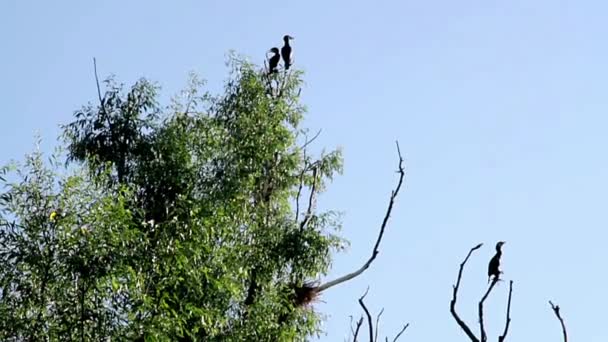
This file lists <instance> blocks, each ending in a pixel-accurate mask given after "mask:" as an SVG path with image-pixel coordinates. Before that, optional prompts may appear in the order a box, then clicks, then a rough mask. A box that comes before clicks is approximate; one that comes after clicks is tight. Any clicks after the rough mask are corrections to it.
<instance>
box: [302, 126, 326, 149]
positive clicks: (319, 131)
mask: <svg viewBox="0 0 608 342" xmlns="http://www.w3.org/2000/svg"><path fill="white" fill-rule="evenodd" d="M321 131H322V129H319V130H318V131H317V133H316V134H315V135H314V136H313V137H312V138H310V140H309V139H308V137H306V141H305V142H304V145H302V146H301V147H300V149H305V148H306V146H308V145H310V144H311V143H312V142H313V141H315V140H316V139H317V138H318V137H319V135H321Z"/></svg>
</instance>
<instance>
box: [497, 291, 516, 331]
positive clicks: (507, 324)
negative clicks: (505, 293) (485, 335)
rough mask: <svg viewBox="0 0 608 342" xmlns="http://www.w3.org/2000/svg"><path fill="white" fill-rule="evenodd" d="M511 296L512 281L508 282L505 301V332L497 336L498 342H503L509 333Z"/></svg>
mask: <svg viewBox="0 0 608 342" xmlns="http://www.w3.org/2000/svg"><path fill="white" fill-rule="evenodd" d="M512 294H513V280H511V281H510V282H509V299H508V300H507V319H506V321H505V330H504V331H503V332H502V335H500V336H498V342H504V340H505V338H507V333H508V332H509V324H511V295H512Z"/></svg>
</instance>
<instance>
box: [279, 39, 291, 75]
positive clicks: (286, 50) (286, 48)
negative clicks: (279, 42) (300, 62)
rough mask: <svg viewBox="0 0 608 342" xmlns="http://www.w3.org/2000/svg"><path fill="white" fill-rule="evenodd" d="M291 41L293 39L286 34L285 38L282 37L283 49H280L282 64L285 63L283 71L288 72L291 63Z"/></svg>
mask: <svg viewBox="0 0 608 342" xmlns="http://www.w3.org/2000/svg"><path fill="white" fill-rule="evenodd" d="M291 39H293V37H292V36H290V35H287V34H286V35H285V36H283V41H284V42H285V45H283V47H282V48H281V55H282V56H283V62H285V70H289V67H290V66H291V63H292V62H293V61H292V51H291V46H290V45H289V41H290V40H291Z"/></svg>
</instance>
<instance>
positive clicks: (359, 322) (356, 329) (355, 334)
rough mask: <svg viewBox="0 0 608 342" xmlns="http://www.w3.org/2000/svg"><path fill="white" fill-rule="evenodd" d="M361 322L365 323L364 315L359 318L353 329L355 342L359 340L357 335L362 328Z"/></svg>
mask: <svg viewBox="0 0 608 342" xmlns="http://www.w3.org/2000/svg"><path fill="white" fill-rule="evenodd" d="M361 324H363V316H361V317H360V318H359V320H358V321H357V326H356V328H355V331H353V342H357V336H359V329H361ZM351 330H352V328H351Z"/></svg>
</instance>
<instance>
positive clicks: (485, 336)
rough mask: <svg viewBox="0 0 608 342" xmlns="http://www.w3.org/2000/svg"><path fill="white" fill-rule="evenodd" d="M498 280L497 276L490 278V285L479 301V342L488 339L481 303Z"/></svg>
mask: <svg viewBox="0 0 608 342" xmlns="http://www.w3.org/2000/svg"><path fill="white" fill-rule="evenodd" d="M498 281H499V278H498V277H494V279H492V283H490V286H488V290H487V291H486V293H485V294H484V295H483V297H482V298H481V300H480V301H479V332H480V334H481V342H486V341H487V340H488V336H487V334H486V329H485V328H484V326H483V303H484V302H485V301H486V299H488V296H489V295H490V292H492V289H493V288H494V286H496V284H497V283H498Z"/></svg>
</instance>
